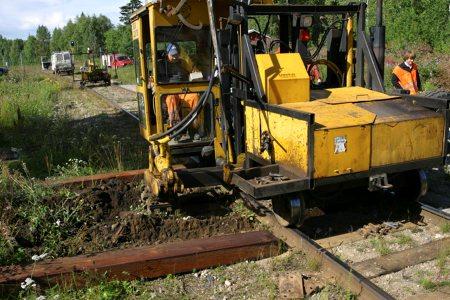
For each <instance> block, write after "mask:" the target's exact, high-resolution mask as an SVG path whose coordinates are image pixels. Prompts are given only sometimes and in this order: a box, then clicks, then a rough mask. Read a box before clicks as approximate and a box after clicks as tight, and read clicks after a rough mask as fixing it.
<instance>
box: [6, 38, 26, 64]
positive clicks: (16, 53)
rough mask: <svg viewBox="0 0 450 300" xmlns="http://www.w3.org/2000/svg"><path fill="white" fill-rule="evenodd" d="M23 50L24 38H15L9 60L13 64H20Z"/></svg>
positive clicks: (11, 45)
mask: <svg viewBox="0 0 450 300" xmlns="http://www.w3.org/2000/svg"><path fill="white" fill-rule="evenodd" d="M22 50H23V40H21V39H15V40H13V41H12V42H11V44H10V48H9V61H10V62H11V64H12V65H19V64H20V55H21V53H22Z"/></svg>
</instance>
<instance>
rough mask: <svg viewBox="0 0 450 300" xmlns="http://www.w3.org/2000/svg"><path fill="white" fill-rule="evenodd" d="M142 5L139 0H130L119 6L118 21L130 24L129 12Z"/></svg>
mask: <svg viewBox="0 0 450 300" xmlns="http://www.w3.org/2000/svg"><path fill="white" fill-rule="evenodd" d="M141 6H142V2H141V1H140V0H130V2H128V3H127V4H126V5H124V6H121V7H120V14H121V15H122V16H121V17H120V22H122V23H123V24H126V25H128V24H130V17H131V14H132V13H133V12H134V11H135V10H136V9H138V8H139V7H141Z"/></svg>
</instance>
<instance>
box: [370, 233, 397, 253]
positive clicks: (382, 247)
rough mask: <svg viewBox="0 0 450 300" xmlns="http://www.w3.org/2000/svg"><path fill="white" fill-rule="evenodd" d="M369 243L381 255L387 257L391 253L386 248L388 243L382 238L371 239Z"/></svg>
mask: <svg viewBox="0 0 450 300" xmlns="http://www.w3.org/2000/svg"><path fill="white" fill-rule="evenodd" d="M370 243H371V244H372V247H374V248H375V250H376V251H377V252H378V253H379V254H381V255H387V254H390V253H391V252H392V250H391V249H390V248H389V246H388V243H387V242H386V240H385V239H384V238H383V237H377V238H372V239H371V240H370Z"/></svg>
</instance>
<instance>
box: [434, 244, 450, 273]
mask: <svg viewBox="0 0 450 300" xmlns="http://www.w3.org/2000/svg"><path fill="white" fill-rule="evenodd" d="M449 258H450V247H447V248H445V249H441V250H440V251H439V254H438V257H437V258H436V266H437V267H438V268H439V272H441V273H442V274H445V275H447V274H448V273H449V269H448V267H447V261H448V260H449Z"/></svg>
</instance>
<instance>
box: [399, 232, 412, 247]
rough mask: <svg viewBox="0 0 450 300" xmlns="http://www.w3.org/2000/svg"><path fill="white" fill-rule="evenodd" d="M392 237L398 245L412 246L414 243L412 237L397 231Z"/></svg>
mask: <svg viewBox="0 0 450 300" xmlns="http://www.w3.org/2000/svg"><path fill="white" fill-rule="evenodd" d="M394 237H395V243H397V244H399V245H410V246H413V245H414V244H415V242H414V240H413V238H412V237H411V236H409V235H406V234H403V233H399V234H396V235H394Z"/></svg>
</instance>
